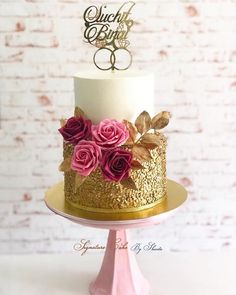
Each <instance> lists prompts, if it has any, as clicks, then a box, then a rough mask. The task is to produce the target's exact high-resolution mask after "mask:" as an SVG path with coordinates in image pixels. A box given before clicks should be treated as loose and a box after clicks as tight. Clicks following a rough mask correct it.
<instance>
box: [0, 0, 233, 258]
mask: <svg viewBox="0 0 236 295" xmlns="http://www.w3.org/2000/svg"><path fill="white" fill-rule="evenodd" d="M136 2H137V5H136V7H135V8H134V10H133V17H134V19H135V20H136V21H135V26H134V27H133V30H132V33H131V34H130V41H131V47H130V49H131V50H132V52H133V56H134V67H135V68H138V69H152V70H153V71H155V76H156V84H155V94H156V110H164V109H167V110H170V111H171V112H172V114H173V117H172V120H171V124H170V126H168V128H167V129H166V134H167V136H168V138H169V146H168V176H169V178H171V179H174V180H176V181H178V182H180V183H182V184H183V185H185V187H186V188H187V189H188V191H189V199H188V201H187V203H186V205H185V206H183V207H182V208H180V210H179V211H178V213H176V214H175V215H174V216H173V217H171V218H169V219H167V220H165V221H164V222H163V223H162V224H161V225H157V226H153V227H150V228H147V229H145V230H144V229H138V230H132V236H133V239H134V240H137V241H138V240H143V241H149V240H152V241H155V242H157V243H158V244H160V245H161V246H162V247H163V248H164V250H165V251H195V250H202V251H208V250H213V251H221V250H236V214H235V209H236V177H235V176H236V136H235V134H236V41H235V40H236V1H235V0H231V1H230V0H195V1H188V0H182V1H180V0H168V1H167V0H159V1H153V0H148V1H136ZM94 3H95V4H97V5H99V4H102V3H104V1H97V0H96V1H91V0H89V1H88V0H86V1H78V0H77V1H76V0H51V1H46V0H18V1H17V0H0V62H1V65H0V79H1V81H0V83H1V85H0V98H1V100H0V104H1V126H0V138H1V146H0V252H1V253H33V252H38V253H39V252H64V251H65V252H70V251H73V245H74V243H75V242H77V241H78V240H80V238H88V239H90V238H91V239H92V240H93V241H100V242H103V241H105V238H106V234H107V233H106V231H105V230H94V229H89V228H85V227H82V226H79V225H76V224H73V223H71V222H69V221H67V220H64V219H63V218H61V217H58V216H56V215H54V214H52V213H51V212H50V211H49V210H48V209H47V208H46V206H45V204H44V202H43V198H44V192H45V190H46V189H47V188H48V187H49V186H51V185H52V184H54V183H56V182H58V181H59V180H62V177H63V176H62V174H60V172H58V164H59V163H60V161H61V158H62V140H61V136H60V135H59V134H58V132H57V128H58V126H59V119H60V118H61V117H68V116H70V115H71V114H72V111H73V106H74V105H73V104H74V93H73V79H72V77H73V74H74V73H75V72H77V71H78V70H81V69H93V68H94V67H93V65H92V55H93V52H94V48H93V47H91V46H89V45H87V44H86V43H85V42H83V26H84V24H83V19H82V14H83V11H84V9H85V8H86V7H87V6H88V5H90V4H94ZM110 3H112V4H116V5H120V4H121V3H122V2H121V1H110Z"/></svg>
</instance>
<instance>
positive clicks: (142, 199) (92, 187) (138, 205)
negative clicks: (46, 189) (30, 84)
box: [63, 134, 167, 212]
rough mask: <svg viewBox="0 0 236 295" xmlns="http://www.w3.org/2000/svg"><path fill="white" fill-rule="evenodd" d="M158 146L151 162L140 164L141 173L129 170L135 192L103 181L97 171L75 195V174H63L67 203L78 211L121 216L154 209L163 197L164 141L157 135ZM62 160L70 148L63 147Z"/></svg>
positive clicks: (164, 188)
mask: <svg viewBox="0 0 236 295" xmlns="http://www.w3.org/2000/svg"><path fill="white" fill-rule="evenodd" d="M159 136H160V140H161V145H160V146H159V147H158V148H156V149H154V150H151V151H150V152H151V155H152V160H150V161H146V162H144V163H142V165H143V166H144V169H141V170H132V171H131V174H130V176H131V177H132V179H133V180H134V182H135V184H136V187H137V190H132V189H128V188H124V187H123V186H122V185H121V184H119V183H115V182H108V181H105V180H104V179H103V176H102V173H101V170H100V168H97V170H96V171H94V172H92V173H91V174H90V175H89V176H88V177H87V178H86V180H85V181H84V182H83V184H82V185H81V186H80V187H79V188H78V189H77V190H76V192H75V191H74V187H75V172H74V171H70V172H65V173H64V178H65V179H64V180H65V181H64V190H65V198H66V200H67V201H68V202H69V203H70V204H72V205H74V206H75V207H78V208H80V207H81V208H88V210H93V208H94V211H96V210H100V211H102V209H105V210H104V211H109V210H111V212H122V210H123V211H129V209H130V211H132V210H133V209H134V210H139V209H140V210H141V209H143V208H142V207H143V206H151V205H152V204H153V206H154V205H156V203H157V202H161V201H163V200H164V199H165V197H166V191H167V179H166V146H167V140H166V138H165V136H164V135H163V134H159ZM63 149H64V151H63V156H64V159H65V158H68V157H69V156H71V155H72V153H73V146H72V145H70V144H64V148H63Z"/></svg>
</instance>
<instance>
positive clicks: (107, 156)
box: [101, 148, 133, 182]
mask: <svg viewBox="0 0 236 295" xmlns="http://www.w3.org/2000/svg"><path fill="white" fill-rule="evenodd" d="M132 158H133V155H132V153H131V152H129V151H127V150H124V149H122V148H116V149H114V150H108V151H105V152H104V154H103V157H102V162H101V166H102V173H103V176H104V178H105V179H106V180H108V181H116V182H117V181H121V180H122V179H126V178H128V177H129V171H130V169H131V162H132Z"/></svg>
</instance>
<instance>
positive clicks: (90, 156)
mask: <svg viewBox="0 0 236 295" xmlns="http://www.w3.org/2000/svg"><path fill="white" fill-rule="evenodd" d="M101 156H102V153H101V148H100V147H99V146H97V145H96V143H95V142H93V141H87V140H81V141H80V142H79V143H78V144H77V145H76V146H75V148H74V152H73V156H72V163H71V169H72V170H74V171H76V172H78V173H79V174H80V175H82V176H88V175H89V174H90V173H91V172H93V171H94V170H96V168H97V167H98V164H99V161H100V159H101Z"/></svg>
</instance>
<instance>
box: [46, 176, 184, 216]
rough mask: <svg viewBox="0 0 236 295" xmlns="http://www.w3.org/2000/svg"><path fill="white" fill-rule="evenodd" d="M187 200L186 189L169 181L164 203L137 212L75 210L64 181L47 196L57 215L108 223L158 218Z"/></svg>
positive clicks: (48, 205)
mask: <svg viewBox="0 0 236 295" xmlns="http://www.w3.org/2000/svg"><path fill="white" fill-rule="evenodd" d="M186 199H187V191H186V190H185V188H184V187H183V186H182V185H180V184H178V183H177V182H175V181H173V180H169V179H168V180H167V197H166V199H165V200H164V201H163V202H161V203H159V204H157V205H155V206H154V207H151V208H148V209H144V210H140V211H135V212H119V213H112V212H111V213H107V212H106V213H104V212H92V211H87V210H82V209H78V208H75V207H73V206H72V205H70V204H69V203H67V202H66V201H65V196H64V182H63V181H62V182H60V183H58V184H55V185H54V186H52V187H51V188H50V189H49V190H48V191H47V192H46V195H45V203H46V205H47V207H48V208H49V209H51V210H52V211H53V212H55V213H57V214H60V215H67V216H68V217H79V218H84V219H91V220H107V221H109V220H110V221H113V220H132V219H143V218H147V217H152V216H156V215H159V214H162V213H165V212H168V211H171V210H174V209H177V208H178V207H179V206H181V205H182V204H183V203H184V201H185V200H186Z"/></svg>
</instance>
